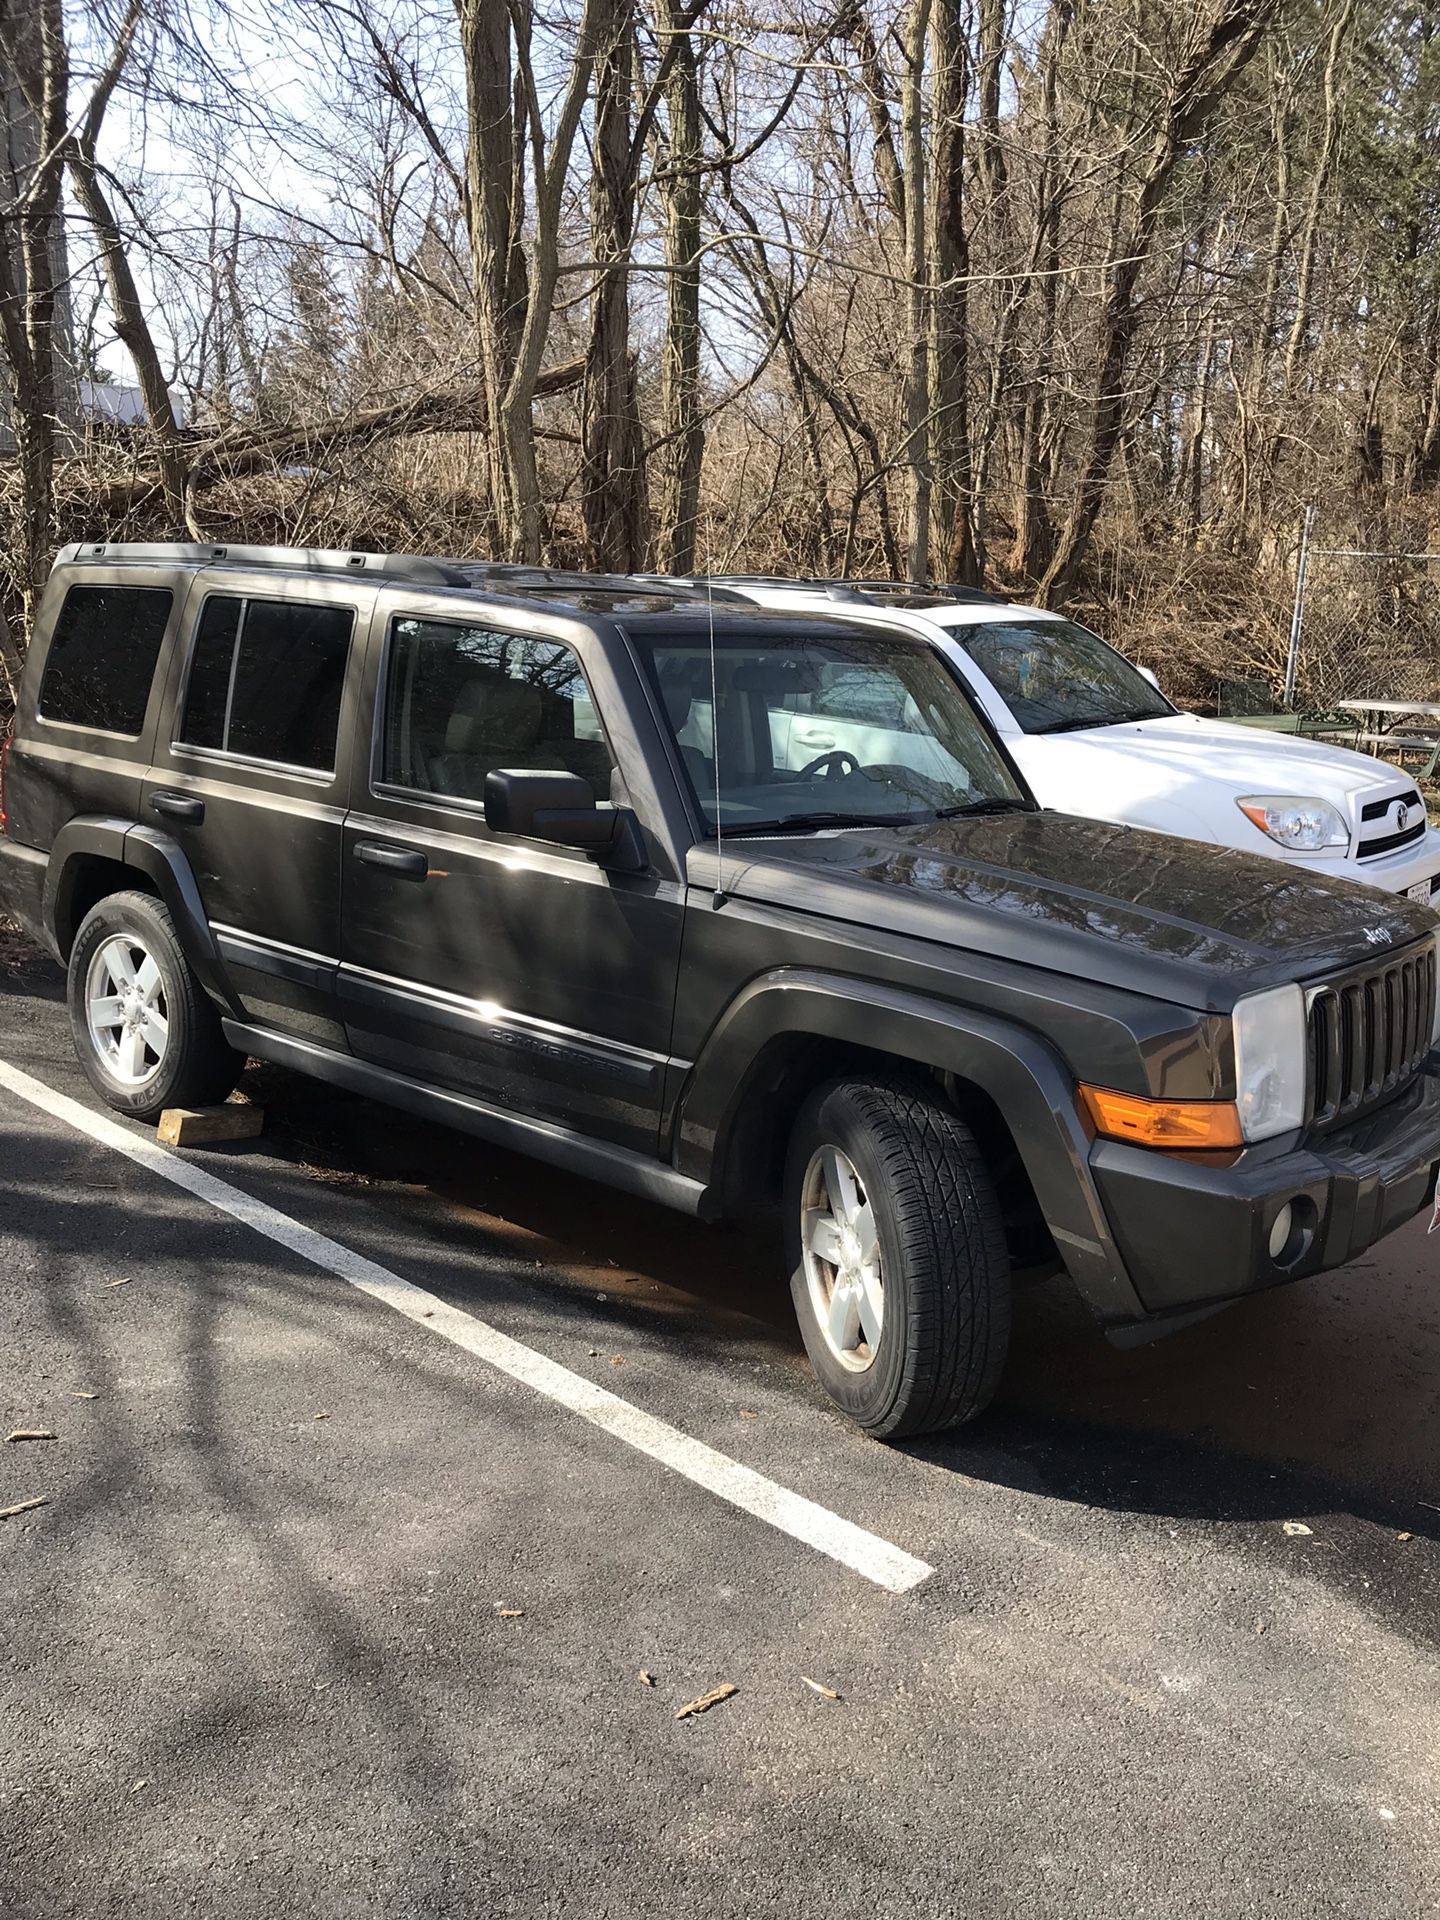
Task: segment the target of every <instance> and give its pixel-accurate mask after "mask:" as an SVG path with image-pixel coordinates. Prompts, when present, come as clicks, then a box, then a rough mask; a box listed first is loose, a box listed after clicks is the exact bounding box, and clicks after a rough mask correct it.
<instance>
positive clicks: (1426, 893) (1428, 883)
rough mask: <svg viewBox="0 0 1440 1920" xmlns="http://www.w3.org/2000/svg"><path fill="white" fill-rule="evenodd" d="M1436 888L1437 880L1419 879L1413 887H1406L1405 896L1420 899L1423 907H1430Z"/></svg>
mask: <svg viewBox="0 0 1440 1920" xmlns="http://www.w3.org/2000/svg"><path fill="white" fill-rule="evenodd" d="M1434 888H1435V882H1434V881H1433V880H1419V881H1417V882H1416V884H1415V885H1414V886H1413V887H1407V888H1406V889H1405V898H1406V899H1407V900H1418V901H1419V902H1420V904H1421V906H1422V907H1428V906H1429V904H1430V896H1431V894H1432V893H1433V892H1434Z"/></svg>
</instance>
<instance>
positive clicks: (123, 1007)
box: [68, 893, 245, 1120]
mask: <svg viewBox="0 0 1440 1920" xmlns="http://www.w3.org/2000/svg"><path fill="white" fill-rule="evenodd" d="M68 997H69V1002H70V1032H71V1037H72V1038H73V1040H74V1043H75V1052H76V1054H77V1055H78V1057H79V1061H80V1065H81V1066H82V1067H83V1068H84V1069H85V1074H86V1077H87V1078H88V1080H89V1082H90V1084H91V1086H92V1087H94V1089H95V1091H96V1092H97V1093H98V1094H99V1095H100V1097H101V1099H102V1100H104V1101H105V1102H106V1104H107V1105H108V1106H111V1107H114V1109H115V1110H116V1112H117V1113H128V1114H130V1115H132V1116H133V1117H134V1118H135V1119H137V1120H152V1119H154V1118H155V1117H156V1116H157V1115H158V1114H160V1113H163V1112H164V1110H165V1109H166V1107H204V1106H211V1105H214V1104H216V1103H218V1102H219V1101H221V1100H223V1099H225V1097H226V1095H227V1094H229V1093H230V1092H232V1091H233V1089H234V1086H235V1082H236V1081H237V1080H238V1079H239V1078H240V1071H241V1069H242V1067H243V1066H244V1064H245V1057H244V1055H243V1054H240V1053H237V1052H236V1051H235V1049H234V1048H233V1047H232V1046H230V1044H229V1043H228V1042H227V1040H226V1038H225V1035H224V1033H223V1031H222V1029H221V1026H220V1016H219V1014H218V1013H217V1012H216V1010H215V1008H214V1006H213V1005H212V1004H211V1002H210V1000H209V999H208V998H207V996H206V994H205V991H204V989H203V988H202V987H201V985H200V983H199V981H198V980H197V979H196V978H195V976H194V974H193V973H192V972H191V971H190V966H189V962H188V961H187V960H186V958H185V953H184V950H183V948H182V947H181V945H180V941H179V938H178V936H177V935H176V932H175V923H174V921H173V920H172V919H171V918H170V913H169V909H168V908H167V907H166V906H165V905H164V903H163V902H162V901H160V900H156V899H153V898H152V897H151V895H149V894H148V893H112V894H110V895H108V896H107V897H106V898H105V899H104V900H102V901H100V902H99V904H98V905H97V906H94V907H92V908H91V910H90V912H89V913H87V914H86V916H85V918H84V919H83V920H82V921H81V923H80V931H79V932H78V933H77V934H76V936H75V944H74V946H73V947H72V948H71V950H70V967H69V977H68Z"/></svg>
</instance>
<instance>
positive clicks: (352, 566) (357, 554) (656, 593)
mask: <svg viewBox="0 0 1440 1920" xmlns="http://www.w3.org/2000/svg"><path fill="white" fill-rule="evenodd" d="M127 561H132V562H134V563H136V564H142V563H148V564H150V565H161V566H164V565H170V566H175V567H194V568H199V567H242V568H245V569H246V570H247V571H266V570H269V571H273V572H275V573H281V574H290V575H294V574H303V575H311V576H313V575H316V574H322V575H333V574H343V575H345V576H347V577H352V578H354V577H359V578H362V579H367V580H372V581H374V582H376V583H377V584H395V585H406V586H415V587H430V588H439V589H442V590H445V589H448V590H449V591H451V592H457V591H458V592H461V593H470V594H474V595H477V596H479V595H482V594H483V595H484V596H485V597H486V598H488V599H492V600H493V599H500V600H507V599H508V600H524V601H526V602H528V603H530V604H532V605H544V606H547V607H550V608H552V609H555V610H558V611H563V612H568V613H591V614H609V615H611V616H617V615H624V616H625V617H626V618H627V619H632V620H633V619H643V618H645V617H646V616H649V615H654V614H659V615H664V616H666V617H667V618H668V619H670V620H671V621H672V622H673V621H674V620H675V619H676V618H677V617H679V616H681V615H682V614H684V613H686V612H689V613H692V614H693V615H694V616H695V618H696V620H703V619H710V618H717V619H719V618H723V619H724V621H725V623H726V624H727V625H729V626H731V627H733V626H734V625H736V624H737V623H739V624H744V625H751V624H758V623H759V622H760V621H763V620H768V621H769V623H770V624H771V625H772V627H773V626H774V625H775V624H776V623H777V622H778V623H779V624H780V625H782V626H785V627H787V628H792V629H793V624H794V623H795V622H796V621H797V620H799V619H801V618H803V617H810V618H812V619H813V618H814V617H815V616H821V617H822V618H823V617H825V616H840V617H843V616H844V614H845V613H847V612H851V613H853V612H859V611H862V610H863V611H864V612H866V613H867V614H870V615H871V616H875V615H882V616H883V615H884V614H886V613H938V612H939V611H940V610H941V609H945V610H946V611H947V612H949V613H951V614H952V615H954V616H955V617H954V619H953V620H950V619H947V620H946V621H945V622H944V623H943V624H945V625H951V624H957V625H958V624H962V623H966V622H968V621H970V620H983V619H987V618H990V619H993V618H995V617H997V616H1001V615H1003V614H1004V613H1006V612H1013V613H1015V614H1026V615H1029V614H1031V613H1032V612H1038V611H1039V610H1038V609H1031V608H1028V607H1019V606H1015V605H1014V604H1013V603H1012V602H1010V601H1008V600H1005V599H1003V598H1002V597H1001V596H1000V595H998V594H989V593H982V592H980V591H979V590H978V589H977V588H966V587H955V588H949V587H946V588H919V587H915V586H913V585H910V584H907V583H906V582H904V581H887V580H818V579H807V580H788V579H784V578H782V577H780V576H778V575H768V574H715V575H706V574H690V575H686V576H683V577H672V576H670V575H667V574H659V573H649V574H622V573H585V572H580V571H578V570H569V569H566V568H563V567H542V566H527V565H523V564H516V563H512V562H504V561H494V560H480V559H467V558H461V559H445V558H442V557H439V556H435V555H431V554H418V553H366V552H361V551H357V550H351V549H347V548H343V547H253V546H244V545H230V544H225V545H215V546H209V545H206V544H205V543H203V542H198V541H174V542H162V541H118V540H112V541H91V542H86V543H85V544H83V545H77V546H69V547H66V548H64V549H63V550H62V551H61V553H60V554H59V555H58V556H57V558H56V562H55V564H56V566H57V567H58V566H62V565H70V566H85V565H87V564H90V565H95V566H101V565H114V564H115V563H116V562H120V563H122V564H123V563H125V562H127ZM747 587H749V588H754V587H775V588H789V589H791V590H793V592H794V595H795V601H794V602H793V603H792V604H791V605H790V606H788V607H787V606H783V605H782V606H774V605H771V606H766V605H764V604H762V603H760V602H759V601H757V600H755V599H753V598H751V596H750V595H749V594H747V593H746V592H745V589H746V588H747ZM1042 617H1043V616H1042ZM937 624H939V623H937Z"/></svg>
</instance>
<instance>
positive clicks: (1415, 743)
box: [1335, 700, 1440, 780]
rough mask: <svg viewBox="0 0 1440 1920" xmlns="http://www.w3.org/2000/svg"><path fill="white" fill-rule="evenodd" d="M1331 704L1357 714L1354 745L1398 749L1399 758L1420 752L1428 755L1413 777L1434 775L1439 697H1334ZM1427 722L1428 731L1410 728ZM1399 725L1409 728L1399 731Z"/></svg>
mask: <svg viewBox="0 0 1440 1920" xmlns="http://www.w3.org/2000/svg"><path fill="white" fill-rule="evenodd" d="M1335 704H1336V706H1337V707H1338V708H1341V709H1343V710H1344V711H1345V712H1346V713H1354V714H1358V715H1359V719H1360V726H1361V732H1360V733H1359V734H1357V736H1356V741H1355V744H1356V745H1357V746H1367V747H1389V748H1391V749H1392V750H1394V749H1396V748H1398V749H1399V751H1400V754H1401V756H1402V758H1403V756H1404V755H1405V754H1406V753H1407V752H1409V753H1424V754H1425V755H1427V756H1428V757H1427V759H1426V761H1425V764H1424V766H1423V767H1422V768H1421V769H1420V771H1419V773H1418V774H1417V775H1416V778H1417V779H1419V780H1430V779H1433V778H1434V774H1435V768H1436V764H1437V762H1440V731H1437V725H1440V700H1337V701H1336V703H1335ZM1427 721H1428V722H1429V723H1430V731H1429V732H1428V733H1421V732H1416V731H1414V730H1413V729H1414V728H1415V727H1416V726H1417V725H1423V724H1424V723H1425V722H1427ZM1402 728H1406V729H1409V730H1407V731H1404V732H1402V731H1401V729H1402Z"/></svg>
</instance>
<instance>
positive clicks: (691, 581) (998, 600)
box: [637, 573, 1010, 606]
mask: <svg viewBox="0 0 1440 1920" xmlns="http://www.w3.org/2000/svg"><path fill="white" fill-rule="evenodd" d="M637 578H641V579H644V580H646V581H647V582H654V583H655V584H656V585H663V584H684V585H686V586H694V587H704V586H706V585H707V583H708V584H710V585H713V586H716V587H797V588H800V589H801V590H802V591H806V592H812V593H823V594H824V595H825V596H826V598H827V599H830V600H844V601H850V602H852V603H853V602H857V601H860V602H863V601H867V600H872V601H873V600H911V599H913V600H923V601H925V602H926V603H927V604H930V603H935V602H944V601H949V602H950V603H952V604H956V603H959V604H962V605H964V604H975V605H989V604H997V605H1000V606H1008V605H1009V604H1010V597H1009V595H1008V594H1004V593H994V592H991V591H990V590H989V589H988V588H985V587H963V586H960V585H958V584H956V583H954V582H951V581H947V580H938V581H934V582H932V583H930V584H929V585H926V586H921V585H918V584H917V583H916V582H915V581H913V580H857V579H854V578H853V577H850V576H847V575H843V574H842V575H840V576H839V577H838V578H837V577H832V578H829V579H826V578H823V577H822V576H820V575H818V574H809V575H806V574H800V575H792V574H783V573H715V574H703V573H698V574H697V573H692V574H685V575H683V576H682V577H681V580H680V581H679V582H675V583H672V582H670V581H669V580H668V578H667V576H666V575H664V574H658V573H652V574H643V575H638V576H637Z"/></svg>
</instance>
